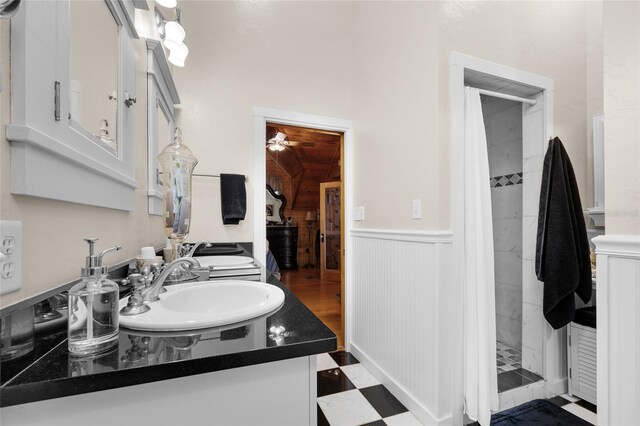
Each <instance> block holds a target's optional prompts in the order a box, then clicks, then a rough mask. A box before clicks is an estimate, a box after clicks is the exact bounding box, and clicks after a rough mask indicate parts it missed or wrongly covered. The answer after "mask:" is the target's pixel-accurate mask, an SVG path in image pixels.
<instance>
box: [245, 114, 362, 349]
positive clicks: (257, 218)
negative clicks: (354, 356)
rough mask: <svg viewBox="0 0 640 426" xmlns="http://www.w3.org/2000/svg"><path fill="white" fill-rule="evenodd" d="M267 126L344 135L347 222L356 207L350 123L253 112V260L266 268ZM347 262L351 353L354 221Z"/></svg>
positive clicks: (347, 329)
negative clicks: (333, 132)
mask: <svg viewBox="0 0 640 426" xmlns="http://www.w3.org/2000/svg"><path fill="white" fill-rule="evenodd" d="M267 122H270V123H278V124H285V125H290V126H299V127H307V128H311V129H323V130H333V131H336V132H342V133H343V134H344V176H343V177H342V179H343V185H344V189H345V193H346V197H345V200H344V203H345V205H344V211H345V219H346V218H350V217H351V211H352V206H353V164H354V161H353V125H352V123H351V121H350V120H345V119H341V118H333V117H326V116H321V115H315V114H306V113H300V112H293V111H284V110H278V109H270V108H264V107H257V106H256V107H254V108H253V161H254V163H253V175H254V179H253V220H254V222H253V256H254V258H255V259H256V260H257V261H258V262H259V263H260V264H262V265H265V264H266V260H265V258H266V239H267V230H266V226H265V223H266V216H265V215H266V213H265V209H264V204H265V187H266V152H265V142H266V125H267ZM345 222H346V224H345V225H346V226H345V228H344V232H345V238H344V244H345V253H344V255H345V262H344V267H345V271H344V279H345V283H344V291H345V294H344V295H343V297H344V298H345V318H343V320H344V323H345V336H344V341H345V346H346V347H345V349H347V350H348V349H349V339H348V337H349V336H350V335H351V330H352V323H351V321H352V315H351V312H353V306H352V300H351V298H352V283H353V276H352V274H353V272H352V270H353V268H352V259H353V256H352V253H351V247H352V241H351V229H352V224H351V221H350V220H345Z"/></svg>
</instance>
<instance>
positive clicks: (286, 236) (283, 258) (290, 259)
mask: <svg viewBox="0 0 640 426" xmlns="http://www.w3.org/2000/svg"><path fill="white" fill-rule="evenodd" d="M267 240H269V249H270V250H271V253H273V257H275V258H276V261H277V262H278V266H279V267H280V269H298V227H297V226H282V225H275V226H273V225H272V226H267Z"/></svg>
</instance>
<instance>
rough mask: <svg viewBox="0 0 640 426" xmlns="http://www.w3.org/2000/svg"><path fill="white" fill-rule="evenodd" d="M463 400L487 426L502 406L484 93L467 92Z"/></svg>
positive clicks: (466, 407)
mask: <svg viewBox="0 0 640 426" xmlns="http://www.w3.org/2000/svg"><path fill="white" fill-rule="evenodd" d="M464 114H465V117H464V165H465V166H464V167H465V169H464V194H465V196H464V257H465V258H464V265H465V268H464V305H463V306H464V312H463V316H464V401H465V403H464V405H465V412H466V413H467V415H468V416H469V417H470V418H471V419H472V420H477V421H478V422H479V423H480V424H481V425H483V426H489V423H490V421H491V411H497V410H498V379H497V367H496V307H495V297H496V296H495V281H494V265H493V218H492V214H491V189H490V187H489V158H488V154H487V138H486V135H485V130H484V122H483V119H482V104H481V103H480V93H478V91H477V90H476V89H473V88H471V87H466V88H465V97H464Z"/></svg>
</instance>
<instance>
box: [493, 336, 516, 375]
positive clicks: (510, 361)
mask: <svg viewBox="0 0 640 426" xmlns="http://www.w3.org/2000/svg"><path fill="white" fill-rule="evenodd" d="M496 354H497V357H496V359H497V363H498V374H500V373H504V372H505V371H511V370H515V369H518V368H520V367H522V351H520V350H518V349H516V348H513V347H511V346H508V345H505V344H504V343H502V342H500V341H497V342H496Z"/></svg>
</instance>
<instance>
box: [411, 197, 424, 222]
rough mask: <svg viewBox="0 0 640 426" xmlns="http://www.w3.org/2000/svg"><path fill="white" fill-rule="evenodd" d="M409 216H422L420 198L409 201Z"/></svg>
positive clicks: (414, 217) (419, 217)
mask: <svg viewBox="0 0 640 426" xmlns="http://www.w3.org/2000/svg"><path fill="white" fill-rule="evenodd" d="M411 218H412V219H421V218H422V202H421V201H420V199H416V200H413V201H412V202H411Z"/></svg>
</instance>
